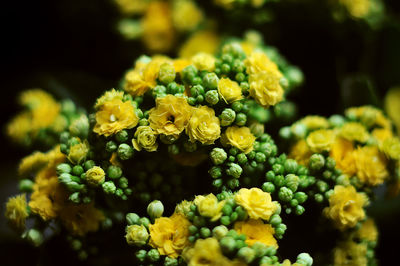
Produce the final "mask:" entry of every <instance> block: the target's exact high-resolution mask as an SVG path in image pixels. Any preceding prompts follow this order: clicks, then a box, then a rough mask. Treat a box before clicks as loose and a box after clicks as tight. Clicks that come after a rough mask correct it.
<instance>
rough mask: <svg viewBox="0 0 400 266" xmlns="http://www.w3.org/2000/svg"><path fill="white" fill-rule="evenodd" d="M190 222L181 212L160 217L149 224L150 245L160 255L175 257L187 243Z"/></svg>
mask: <svg viewBox="0 0 400 266" xmlns="http://www.w3.org/2000/svg"><path fill="white" fill-rule="evenodd" d="M189 226H190V222H189V221H188V220H187V219H186V217H185V216H184V215H183V214H180V213H174V214H173V215H172V216H171V217H169V218H168V217H160V218H157V219H156V220H155V223H154V224H150V225H149V231H150V242H149V244H150V246H152V247H153V248H156V249H157V250H158V252H160V254H161V255H166V256H168V257H172V258H177V257H178V256H179V255H180V254H181V252H182V250H183V249H184V248H185V247H187V246H188V245H189V240H188V237H189Z"/></svg>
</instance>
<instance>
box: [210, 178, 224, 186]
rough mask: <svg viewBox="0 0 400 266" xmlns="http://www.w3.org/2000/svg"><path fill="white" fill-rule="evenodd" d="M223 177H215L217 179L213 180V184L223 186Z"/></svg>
mask: <svg viewBox="0 0 400 266" xmlns="http://www.w3.org/2000/svg"><path fill="white" fill-rule="evenodd" d="M222 183H223V182H222V179H220V178H219V179H215V180H213V182H212V184H213V186H214V187H216V188H220V187H221V186H222Z"/></svg>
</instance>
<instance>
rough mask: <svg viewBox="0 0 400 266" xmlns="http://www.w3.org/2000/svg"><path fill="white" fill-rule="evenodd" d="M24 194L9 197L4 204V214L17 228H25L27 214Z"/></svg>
mask: <svg viewBox="0 0 400 266" xmlns="http://www.w3.org/2000/svg"><path fill="white" fill-rule="evenodd" d="M27 207H28V205H27V203H26V196H25V194H21V195H17V196H15V197H12V198H9V199H8V201H7V204H6V212H5V216H6V218H7V220H8V221H9V222H10V223H11V225H12V226H13V227H15V228H16V229H17V230H23V229H25V220H26V218H27V217H28V216H29V214H28V210H27Z"/></svg>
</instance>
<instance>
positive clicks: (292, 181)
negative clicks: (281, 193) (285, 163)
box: [285, 174, 300, 192]
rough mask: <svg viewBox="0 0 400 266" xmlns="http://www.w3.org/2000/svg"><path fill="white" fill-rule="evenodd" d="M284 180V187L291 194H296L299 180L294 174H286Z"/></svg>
mask: <svg viewBox="0 0 400 266" xmlns="http://www.w3.org/2000/svg"><path fill="white" fill-rule="evenodd" d="M285 180H286V186H287V187H288V188H289V189H290V190H291V191H293V192H296V190H297V188H298V186H299V184H300V178H299V177H298V176H297V175H294V174H288V175H286V177H285Z"/></svg>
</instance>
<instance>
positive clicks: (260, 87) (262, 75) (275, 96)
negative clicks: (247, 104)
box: [249, 70, 283, 108]
mask: <svg viewBox="0 0 400 266" xmlns="http://www.w3.org/2000/svg"><path fill="white" fill-rule="evenodd" d="M281 78H282V76H281V75H280V72H279V73H278V72H277V71H269V70H268V71H263V72H259V73H256V74H251V75H250V77H249V85H250V90H249V93H250V96H251V97H253V98H254V99H255V100H256V102H257V103H258V104H260V105H261V106H263V107H265V108H267V107H269V106H272V105H275V104H277V103H279V102H280V101H282V99H283V88H282V87H281V85H280V79H281Z"/></svg>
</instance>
